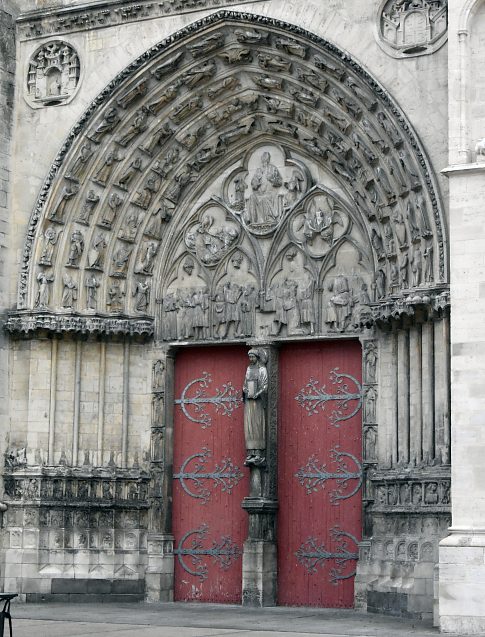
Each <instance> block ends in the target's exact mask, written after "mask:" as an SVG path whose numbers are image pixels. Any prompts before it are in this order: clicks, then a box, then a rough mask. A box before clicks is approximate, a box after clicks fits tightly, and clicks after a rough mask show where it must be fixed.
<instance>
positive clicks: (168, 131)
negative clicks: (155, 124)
mask: <svg viewBox="0 0 485 637" xmlns="http://www.w3.org/2000/svg"><path fill="white" fill-rule="evenodd" d="M174 132H175V131H174V130H173V128H171V127H170V125H169V124H168V123H167V122H165V123H164V124H162V126H160V127H159V128H157V129H155V131H154V133H153V134H152V136H151V138H150V141H149V142H148V144H146V145H145V146H142V147H141V149H142V150H144V151H145V152H146V153H148V154H149V155H150V156H151V155H153V154H154V152H155V150H156V149H157V147H161V146H163V144H164V143H165V142H166V141H167V139H170V137H171V136H172V135H173V134H174Z"/></svg>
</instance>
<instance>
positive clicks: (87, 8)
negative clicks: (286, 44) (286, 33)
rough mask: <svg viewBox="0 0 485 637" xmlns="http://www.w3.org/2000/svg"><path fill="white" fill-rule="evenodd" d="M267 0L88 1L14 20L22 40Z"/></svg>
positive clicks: (32, 13)
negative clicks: (71, 6) (187, 0)
mask: <svg viewBox="0 0 485 637" xmlns="http://www.w3.org/2000/svg"><path fill="white" fill-rule="evenodd" d="M265 1H266V0H190V1H189V2H186V1H185V0H163V1H161V2H151V1H150V0H138V2H137V3H136V4H134V3H133V2H130V1H128V2H127V1H123V0H121V1H120V0H105V1H104V2H99V1H98V2H89V3H85V4H81V5H79V6H77V7H73V8H69V9H59V10H58V11H52V9H49V10H48V11H45V10H35V11H28V12H26V13H24V14H22V15H21V16H20V17H19V18H18V19H17V25H18V32H19V36H20V39H21V40H33V39H36V38H41V37H45V36H47V35H58V34H61V33H75V32H78V31H90V30H92V29H99V28H103V27H111V26H116V25H119V24H128V23H130V22H139V21H140V20H149V19H154V18H163V17H166V16H172V15H179V14H184V13H194V12H195V11H204V10H208V9H216V8H217V9H220V8H221V7H222V6H226V7H230V6H232V5H235V4H237V5H240V4H245V3H247V2H251V3H254V2H265Z"/></svg>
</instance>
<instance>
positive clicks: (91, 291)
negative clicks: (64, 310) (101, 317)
mask: <svg viewBox="0 0 485 637" xmlns="http://www.w3.org/2000/svg"><path fill="white" fill-rule="evenodd" d="M85 285H86V307H87V308H88V310H95V309H96V307H97V298H96V297H97V295H98V288H99V281H98V279H97V278H96V277H95V276H94V274H93V275H91V276H88V277H87V278H86V284H85Z"/></svg>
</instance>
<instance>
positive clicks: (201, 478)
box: [173, 447, 244, 504]
mask: <svg viewBox="0 0 485 637" xmlns="http://www.w3.org/2000/svg"><path fill="white" fill-rule="evenodd" d="M211 456H212V453H211V450H210V449H208V448H207V447H203V448H202V450H201V451H200V452H199V453H194V454H193V455H191V456H189V457H188V458H186V459H185V460H184V462H183V463H182V466H181V467H180V471H179V472H178V473H175V474H174V476H173V478H174V480H180V486H181V487H182V489H183V490H184V491H185V493H186V494H187V495H189V496H190V497H191V498H196V499H198V500H201V501H202V504H206V503H207V502H208V501H209V500H210V496H211V490H210V489H209V488H208V487H206V486H205V485H204V483H205V482H206V481H208V480H212V481H213V486H214V487H220V488H221V491H222V492H223V493H227V494H231V493H232V490H233V488H234V487H235V486H237V485H238V484H239V482H240V481H241V479H242V478H243V475H244V474H243V473H242V471H241V469H239V467H238V466H237V465H235V464H234V463H233V462H232V460H231V458H222V460H221V461H220V462H219V463H217V464H216V465H215V466H214V469H213V470H212V471H207V470H205V471H204V469H207V467H206V462H207V460H208V459H209V458H210V457H211ZM194 460H198V462H195V463H194V464H193V465H192V470H189V471H188V470H187V467H188V466H189V465H190V463H191V462H192V461H194ZM189 483H190V484H191V486H190V487H189Z"/></svg>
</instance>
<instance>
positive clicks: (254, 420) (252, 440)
mask: <svg viewBox="0 0 485 637" xmlns="http://www.w3.org/2000/svg"><path fill="white" fill-rule="evenodd" d="M248 356H249V366H248V368H247V370H246V375H245V377H244V384H243V396H244V438H245V441H246V450H247V454H248V455H247V457H246V460H245V462H244V464H245V465H246V466H248V465H253V466H261V465H262V464H264V462H265V451H266V395H267V392H268V372H267V370H266V361H267V356H266V352H265V351H264V350H262V349H251V350H249V352H248Z"/></svg>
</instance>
